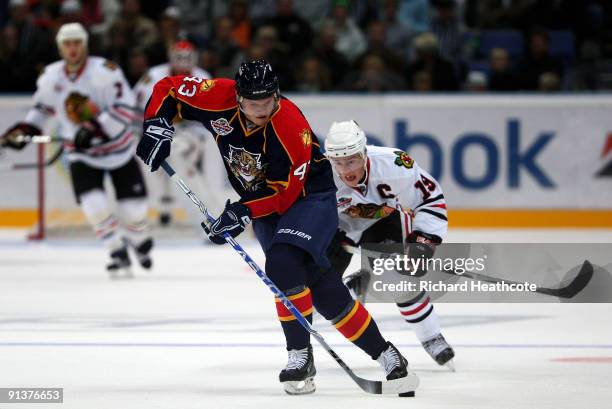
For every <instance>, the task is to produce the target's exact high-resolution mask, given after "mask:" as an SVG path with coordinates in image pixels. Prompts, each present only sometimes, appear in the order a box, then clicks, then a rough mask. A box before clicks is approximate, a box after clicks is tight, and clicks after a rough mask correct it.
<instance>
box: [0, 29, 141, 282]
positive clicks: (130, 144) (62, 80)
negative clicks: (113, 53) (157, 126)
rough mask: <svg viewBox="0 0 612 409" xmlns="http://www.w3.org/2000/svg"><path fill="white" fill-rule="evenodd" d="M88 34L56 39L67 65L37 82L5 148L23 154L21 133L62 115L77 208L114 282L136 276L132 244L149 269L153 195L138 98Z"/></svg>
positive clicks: (34, 131)
mask: <svg viewBox="0 0 612 409" xmlns="http://www.w3.org/2000/svg"><path fill="white" fill-rule="evenodd" d="M87 39H88V34H87V31H85V29H84V28H83V26H82V25H81V24H79V23H69V24H64V25H63V26H61V28H60V29H59V31H58V33H57V37H56V41H57V46H58V48H59V52H60V55H61V56H62V60H60V61H57V62H54V63H52V64H49V65H48V66H47V67H45V69H44V71H43V73H42V74H41V75H40V77H39V78H38V82H37V90H36V93H35V94H34V98H33V100H34V101H33V108H31V109H30V111H29V112H28V113H27V115H26V117H25V119H24V120H23V121H22V122H18V123H17V124H15V125H14V126H12V127H11V128H10V129H8V130H7V131H6V132H5V133H4V134H3V135H2V137H1V143H2V145H3V146H8V147H11V148H15V149H22V148H23V147H24V146H25V143H24V142H22V141H20V139H21V138H20V137H21V136H23V135H40V134H41V133H42V129H43V126H44V125H45V122H46V120H47V119H48V118H50V117H53V116H54V117H56V118H57V123H58V130H57V132H58V134H59V135H60V136H61V137H62V138H63V139H65V142H64V148H65V151H66V152H67V154H68V161H69V162H70V176H71V180H72V186H73V189H74V194H75V196H76V200H77V202H78V203H79V204H80V206H81V210H82V211H83V213H84V214H85V216H86V218H87V221H88V222H89V224H90V225H91V226H92V227H93V229H94V231H95V233H96V236H97V237H98V238H99V239H100V240H102V241H103V242H104V244H105V245H106V247H107V248H108V250H109V252H110V257H111V261H110V263H109V264H108V265H107V270H108V271H109V273H110V274H111V276H112V277H121V276H130V275H131V271H130V265H131V263H130V257H129V254H128V246H131V247H132V248H133V249H134V251H135V254H136V256H137V258H138V261H139V262H140V264H141V265H142V266H143V267H144V268H146V269H149V268H151V265H152V261H151V257H150V251H151V249H152V247H153V241H152V239H151V237H149V236H148V234H147V219H146V217H147V209H148V205H147V190H146V186H145V183H144V180H143V177H142V173H141V170H140V167H139V164H138V162H136V160H135V158H134V148H135V146H136V136H135V133H134V129H135V125H136V124H138V123H139V122H140V118H139V116H138V114H137V110H136V100H135V98H134V94H133V93H132V90H131V89H130V87H129V85H128V83H127V81H126V79H125V76H124V75H123V72H122V71H121V69H120V68H119V67H118V66H117V65H115V64H114V63H112V62H111V61H108V60H105V59H104V58H100V57H90V56H88V50H87ZM106 174H108V175H110V178H111V180H112V184H113V186H114V190H115V196H116V199H117V209H116V211H115V210H113V208H112V207H111V201H110V198H109V196H108V192H106V191H105V189H104V183H103V182H104V177H105V175H106Z"/></svg>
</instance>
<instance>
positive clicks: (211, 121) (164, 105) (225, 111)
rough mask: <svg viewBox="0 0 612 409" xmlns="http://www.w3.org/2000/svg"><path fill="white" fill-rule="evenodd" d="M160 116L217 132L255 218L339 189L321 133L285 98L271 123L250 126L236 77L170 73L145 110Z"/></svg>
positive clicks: (232, 177) (242, 197)
mask: <svg viewBox="0 0 612 409" xmlns="http://www.w3.org/2000/svg"><path fill="white" fill-rule="evenodd" d="M154 117H163V118H166V119H167V120H169V121H173V122H175V121H177V120H180V119H188V120H195V121H199V122H200V123H201V124H203V125H204V126H205V127H206V129H208V130H209V131H210V132H211V133H212V134H213V135H214V137H215V141H216V142H217V146H218V148H219V151H220V153H221V155H222V156H223V159H224V164H225V169H226V171H227V174H228V176H229V179H230V182H231V184H232V186H233V188H234V190H236V192H237V193H238V194H239V195H240V202H241V203H244V204H245V205H246V206H248V207H249V209H250V210H251V215H252V217H254V218H258V217H263V216H267V215H269V214H273V213H279V214H283V213H284V212H285V211H287V209H289V207H291V205H292V204H293V203H294V202H295V201H296V200H298V199H299V198H301V197H304V196H306V195H307V194H308V193H311V192H320V191H326V190H335V185H334V180H333V175H332V171H331V166H330V164H329V161H328V160H327V159H326V158H325V156H323V154H322V153H321V150H320V145H319V141H318V140H317V137H316V136H315V135H314V134H313V132H312V130H311V129H310V125H309V124H308V121H306V118H304V115H302V113H301V112H300V110H299V109H298V107H297V106H296V105H295V104H293V102H291V101H290V100H288V99H286V98H284V97H282V98H281V99H280V101H279V106H278V108H277V110H276V111H275V112H274V113H273V114H272V116H271V118H270V120H269V121H268V122H267V123H266V124H265V125H263V126H259V127H256V128H252V129H247V122H246V118H245V116H244V114H243V113H242V112H241V111H240V108H239V107H238V103H237V101H236V91H235V81H233V80H230V79H219V78H218V79H202V78H197V77H184V76H176V77H166V78H164V79H162V80H161V81H159V82H158V83H157V84H156V85H155V88H154V89H153V93H152V95H151V98H150V99H149V102H148V104H147V107H146V110H145V119H150V118H154Z"/></svg>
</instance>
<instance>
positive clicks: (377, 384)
mask: <svg viewBox="0 0 612 409" xmlns="http://www.w3.org/2000/svg"><path fill="white" fill-rule="evenodd" d="M161 167H162V168H163V169H164V171H166V173H167V174H168V176H170V178H172V180H174V182H175V183H176V184H177V185H178V187H179V188H181V190H182V191H183V192H184V193H185V194H186V195H187V197H188V198H189V199H190V200H191V201H192V202H193V203H194V204H195V205H196V206H197V207H198V209H200V211H201V212H202V214H203V215H204V222H205V223H208V224H210V223H212V222H214V221H215V219H214V217H212V216H211V214H210V213H209V212H208V209H207V208H206V205H204V203H202V201H201V200H200V199H199V198H198V197H197V196H196V194H195V193H194V192H193V191H192V190H191V189H190V188H189V186H187V184H186V183H185V182H184V181H183V180H182V179H181V178H180V177H179V176H178V175H177V174H176V172H175V171H174V169H173V168H172V166H170V165H169V164H168V162H165V161H164V162H162V164H161ZM224 238H225V240H226V241H227V243H228V244H230V245H231V246H232V247H233V248H234V250H236V252H237V253H238V254H240V256H241V257H242V258H243V259H244V261H245V262H246V263H247V264H248V265H249V267H251V269H253V271H255V274H257V276H258V277H259V278H260V279H261V280H262V281H263V282H264V284H265V285H267V286H268V288H269V289H270V291H272V292H273V293H274V295H275V296H276V297H277V298H279V299H280V300H281V302H282V303H283V305H284V306H285V307H286V308H287V309H288V310H289V311H290V312H291V314H293V316H294V317H295V318H296V319H297V321H298V322H299V323H300V324H301V325H302V326H303V327H304V329H306V331H308V332H309V333H310V334H311V335H312V336H313V337H314V338H315V339H316V340H317V341H319V343H320V344H321V346H322V347H323V349H325V350H326V351H327V353H328V354H330V355H331V356H332V358H334V360H335V361H336V362H337V363H338V365H340V367H341V368H342V369H344V372H346V373H347V374H348V375H349V376H350V377H351V379H353V381H355V383H356V384H357V385H359V387H360V388H361V389H362V390H363V391H364V392H368V393H373V394H400V393H402V394H403V393H413V392H414V390H415V389H416V388H417V386H419V378H418V377H417V376H416V375H414V374H411V373H409V374H408V376H406V377H404V378H399V379H393V380H390V381H373V380H369V379H364V378H361V377H359V376H357V375H355V373H354V372H353V371H352V370H351V368H349V367H348V365H347V364H346V363H344V361H343V360H342V359H341V358H340V357H339V356H338V354H336V352H335V351H334V350H333V349H331V347H330V346H329V345H328V344H327V342H326V341H325V339H324V338H323V336H322V335H321V334H319V332H317V330H315V329H314V328H313V327H312V325H311V324H310V322H308V320H307V319H306V318H304V317H303V316H302V314H301V313H300V311H299V310H298V309H297V308H296V307H295V305H293V303H292V302H291V301H290V300H289V299H288V298H287V296H286V295H285V294H284V293H283V292H282V291H281V290H279V289H278V287H277V286H276V285H275V284H274V283H273V282H272V280H270V279H269V278H268V276H267V275H266V273H264V271H263V270H262V269H261V268H260V267H259V266H258V265H257V264H256V263H255V261H253V259H252V258H251V256H249V255H248V254H247V252H246V251H244V249H243V248H242V246H240V244H238V242H237V241H236V240H235V239H234V238H233V237H232V236H230V235H229V234H228V233H225V234H224Z"/></svg>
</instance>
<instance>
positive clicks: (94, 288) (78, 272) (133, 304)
mask: <svg viewBox="0 0 612 409" xmlns="http://www.w3.org/2000/svg"><path fill="white" fill-rule="evenodd" d="M534 234H535V236H534ZM547 234H548V235H547ZM526 237H531V238H532V239H533V240H531V241H586V242H588V241H600V242H612V233H610V232H605V231H600V232H595V233H593V232H579V233H577V232H559V231H554V232H548V233H546V232H543V233H542V232H540V233H533V234H532V233H529V234H528V233H526V232H520V231H516V230H514V231H509V232H499V231H497V232H496V231H481V232H470V231H457V232H451V235H450V238H451V239H452V240H454V241H461V240H472V241H526V240H527V239H526ZM247 249H248V251H249V252H251V253H252V255H253V256H254V257H255V258H256V261H257V262H259V263H261V264H263V256H262V254H261V252H260V251H259V249H258V248H257V246H256V245H254V244H249V245H248V246H247ZM106 257H107V255H106V254H105V252H104V251H103V250H102V249H101V248H99V247H98V246H97V245H96V244H95V243H94V242H93V241H79V242H74V241H52V242H48V243H41V244H23V243H22V242H19V241H17V240H14V237H13V240H8V241H6V240H5V241H4V242H0V387H63V388H64V404H63V405H51V404H49V405H44V404H30V405H29V404H20V405H12V404H11V405H8V404H0V408H10V407H13V406H14V407H15V408H19V409H22V408H23V409H25V408H28V407H31V408H35V409H40V408H45V407H51V408H53V407H58V408H60V407H61V408H65V409H68V408H71V409H72V408H75V409H77V408H78V409H83V408H96V409H104V408H109V409H110V408H113V409H116V408H127V409H132V408H134V409H136V408H138V409H140V408H143V409H144V408H147V409H150V408H180V409H187V408H261V407H285V408H291V409H301V408H309V409H311V408H317V409H319V408H333V409H338V408H349V407H351V408H353V407H355V408H366V407H368V408H371V407H374V406H375V407H377V408H381V409H382V408H399V407H402V408H450V407H452V408H470V409H480V408H483V409H484V408H487V409H490V408H508V409H522V408H538V409H543V408H551V409H552V408H554V409H560V408H589V409H590V408H593V409H595V408H607V407H610V402H612V387H611V386H610V377H611V375H612V363H611V362H610V361H611V359H610V357H612V318H611V317H612V314H611V313H612V308H611V306H610V305H609V304H438V305H436V310H437V311H438V313H439V315H440V317H441V321H442V325H443V328H444V334H445V336H446V338H447V339H448V340H449V342H451V343H452V344H453V346H454V347H455V349H456V353H457V357H456V360H455V363H456V367H457V372H456V373H450V372H447V371H446V370H445V369H443V368H440V367H438V366H437V365H436V364H435V363H434V362H433V361H432V360H431V359H430V358H429V357H428V356H427V355H426V353H425V351H424V350H423V349H422V348H421V346H420V344H418V342H417V340H416V337H415V336H414V334H413V333H412V331H411V330H410V329H409V327H408V326H407V324H406V323H404V322H403V321H402V319H401V317H400V316H399V314H398V313H397V310H396V309H395V307H394V306H392V305H388V304H376V305H374V304H371V305H368V307H369V309H370V311H371V312H372V315H373V316H374V318H375V319H376V320H377V322H378V324H379V326H380V327H381V330H382V332H383V334H384V335H385V336H386V337H388V338H389V339H390V340H392V341H393V342H394V343H395V344H396V345H397V346H398V347H399V348H400V349H401V350H402V351H403V352H404V354H405V355H406V356H407V357H408V359H409V361H410V365H411V367H412V368H413V369H414V370H415V371H416V372H417V374H418V375H419V376H420V378H421V387H420V388H419V389H418V391H417V396H416V398H412V399H411V398H398V397H392V396H385V397H381V396H371V395H367V394H365V393H363V392H361V391H360V390H359V389H358V388H357V387H356V386H355V385H354V384H353V383H352V381H351V380H350V379H349V378H348V377H347V376H346V375H345V374H344V373H343V372H342V370H341V369H340V368H339V367H338V366H337V364H336V363H335V362H334V361H333V360H332V359H331V358H330V357H329V356H327V354H326V353H325V351H324V350H322V349H321V348H320V347H318V345H317V344H316V342H315V344H314V346H315V359H316V365H317V370H318V375H317V377H316V383H317V392H316V393H315V394H313V395H309V396H299V397H292V396H287V395H285V394H284V392H283V391H282V388H281V385H280V384H279V383H278V380H277V375H278V371H279V370H280V369H281V367H283V366H284V364H285V360H286V352H285V351H284V346H283V344H284V338H283V336H282V333H281V330H280V325H279V324H278V321H277V319H276V314H275V308H274V305H273V302H272V296H271V294H270V293H269V292H268V289H267V288H266V287H265V286H264V285H263V284H262V283H261V282H260V281H259V279H258V278H257V277H256V276H255V275H254V274H253V273H252V272H251V270H250V269H249V268H248V267H247V266H246V265H245V264H244V263H243V262H242V260H241V259H240V257H239V256H237V255H236V254H235V253H234V252H233V251H232V250H231V248H220V247H213V246H202V245H199V244H198V243H195V242H193V241H185V242H181V241H167V242H162V243H160V244H159V247H158V248H157V249H156V251H155V254H154V257H155V267H154V271H153V272H151V273H146V272H143V271H141V270H136V278H135V279H133V280H129V281H110V280H109V279H108V278H107V276H106V274H105V272H104V271H103V265H104V263H105V262H106ZM315 326H316V328H318V329H320V331H321V333H322V334H323V336H324V337H325V338H326V339H327V340H328V342H329V343H330V344H332V346H333V347H334V348H335V349H336V351H337V352H338V353H339V354H340V355H341V356H342V358H343V359H344V360H345V361H346V362H347V363H348V364H349V366H351V367H352V368H353V369H354V370H355V371H356V372H358V373H359V374H360V375H362V376H367V377H372V378H377V377H381V376H382V373H381V371H380V369H379V368H378V365H377V364H376V362H373V361H372V360H370V359H369V358H368V357H366V356H365V355H364V354H363V353H362V352H361V351H360V350H358V349H357V348H355V347H353V346H352V345H351V344H350V343H349V342H348V341H346V340H345V339H344V338H343V337H342V336H341V335H339V334H338V333H336V331H335V330H333V328H331V327H330V325H329V324H328V323H326V322H325V321H323V320H321V319H318V320H317V321H316V322H315ZM313 342H314V341H313ZM573 357H588V358H594V359H591V361H595V362H563V361H561V362H559V361H555V360H557V359H563V358H573Z"/></svg>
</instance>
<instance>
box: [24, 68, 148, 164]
mask: <svg viewBox="0 0 612 409" xmlns="http://www.w3.org/2000/svg"><path fill="white" fill-rule="evenodd" d="M77 94H78V96H79V97H87V98H89V101H91V102H93V104H95V105H96V106H97V108H98V112H99V114H98V116H97V118H96V120H97V121H98V123H99V124H100V126H101V127H102V130H103V131H104V133H105V134H106V135H107V136H108V137H109V140H105V141H98V142H99V143H96V144H95V146H93V147H91V148H90V149H88V150H86V151H84V152H76V151H75V149H74V144H73V141H74V137H75V135H76V133H77V131H78V130H79V128H80V125H79V124H78V123H75V122H73V121H72V120H71V119H70V118H69V116H68V114H67V112H66V102H67V100H68V98H69V96H74V95H77ZM33 100H34V101H33V102H34V106H33V107H32V108H31V109H30V110H29V111H28V114H27V115H26V118H25V122H27V123H30V124H33V125H36V126H37V127H39V128H41V129H43V127H44V124H45V122H46V120H47V119H48V118H49V117H50V116H55V117H56V118H57V133H58V135H59V136H60V137H61V138H63V139H65V143H64V148H65V151H66V152H67V153H68V160H69V161H71V162H74V161H82V162H85V163H86V164H88V165H90V166H92V167H95V168H100V169H115V168H118V167H120V166H122V165H124V164H125V163H126V162H127V161H128V160H129V159H130V158H131V157H132V156H133V155H134V150H135V146H136V143H135V142H136V134H135V133H134V128H135V126H136V125H137V124H138V123H139V122H140V121H141V118H140V116H139V115H138V114H137V111H136V99H135V98H134V94H133V92H132V90H131V89H130V86H129V84H128V82H127V80H126V79H125V76H124V75H123V72H122V71H121V68H119V67H118V66H117V65H116V64H114V63H113V62H111V61H109V60H106V59H104V58H101V57H88V58H87V61H86V62H85V64H84V65H83V67H82V68H81V70H80V71H79V72H78V73H75V74H73V75H70V74H68V73H67V72H66V70H65V63H64V61H63V60H60V61H56V62H54V63H52V64H49V65H47V66H46V67H45V69H44V71H43V73H42V74H41V75H40V77H39V78H38V82H37V90H36V93H35V94H34V98H33Z"/></svg>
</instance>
